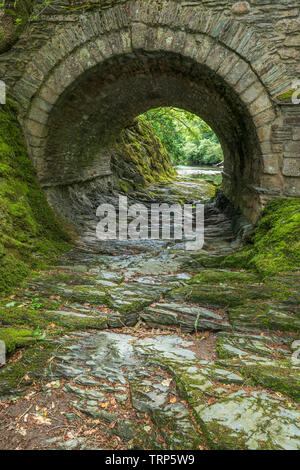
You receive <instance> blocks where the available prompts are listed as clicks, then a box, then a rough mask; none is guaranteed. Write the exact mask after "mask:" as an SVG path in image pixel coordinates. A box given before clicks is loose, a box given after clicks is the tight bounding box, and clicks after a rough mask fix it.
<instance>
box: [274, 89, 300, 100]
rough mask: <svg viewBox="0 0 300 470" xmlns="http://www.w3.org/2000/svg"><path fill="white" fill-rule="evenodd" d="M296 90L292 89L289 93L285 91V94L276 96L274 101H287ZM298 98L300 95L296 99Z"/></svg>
mask: <svg viewBox="0 0 300 470" xmlns="http://www.w3.org/2000/svg"><path fill="white" fill-rule="evenodd" d="M295 91H296V89H293V90H289V91H286V92H285V93H282V94H281V95H279V96H276V99H277V100H287V99H291V98H292V96H293V94H294V93H295ZM299 96H300V93H299V95H298V98H299Z"/></svg>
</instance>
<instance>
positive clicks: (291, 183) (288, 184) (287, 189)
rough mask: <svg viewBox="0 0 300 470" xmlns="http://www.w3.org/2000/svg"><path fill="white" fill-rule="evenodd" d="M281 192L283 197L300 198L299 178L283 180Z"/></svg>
mask: <svg viewBox="0 0 300 470" xmlns="http://www.w3.org/2000/svg"><path fill="white" fill-rule="evenodd" d="M283 192H284V195H285V196H290V197H300V178H284V182H283Z"/></svg>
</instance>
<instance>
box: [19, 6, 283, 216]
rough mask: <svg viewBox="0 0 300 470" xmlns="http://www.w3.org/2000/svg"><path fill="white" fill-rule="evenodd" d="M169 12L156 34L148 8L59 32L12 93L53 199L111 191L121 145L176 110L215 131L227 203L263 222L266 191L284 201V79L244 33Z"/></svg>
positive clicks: (227, 23) (233, 25)
mask: <svg viewBox="0 0 300 470" xmlns="http://www.w3.org/2000/svg"><path fill="white" fill-rule="evenodd" d="M134 5H135V7H134ZM168 5H169V9H168V10H167V11H165V14H164V10H163V9H162V10H161V11H160V13H159V18H160V21H158V22H156V21H155V14H157V12H156V11H155V9H151V11H149V9H147V8H146V7H145V3H144V2H128V3H126V4H125V5H124V6H116V7H115V8H113V9H112V10H110V12H108V13H107V14H106V13H103V14H102V15H101V16H100V15H99V13H98V12H93V13H90V14H87V15H85V16H84V17H80V19H79V21H77V22H76V23H75V25H74V24H72V27H70V28H66V26H65V25H64V27H63V28H62V27H61V28H58V29H57V31H56V34H55V36H54V37H52V38H51V39H50V40H49V41H48V42H47V43H46V44H45V45H44V46H43V47H42V48H41V49H40V50H39V51H38V52H37V54H36V55H35V56H34V58H33V60H32V61H31V62H29V64H28V65H27V67H26V70H25V73H24V74H23V77H22V78H21V79H20V80H19V81H18V83H17V84H16V85H15V87H14V92H15V94H16V96H17V97H18V98H19V101H20V102H21V104H22V114H21V116H20V119H21V122H22V125H23V128H24V132H25V136H26V139H27V142H28V147H29V152H30V156H31V158H32V160H33V162H34V165H35V167H36V169H37V173H38V177H39V179H40V181H41V184H42V185H43V186H44V187H45V188H48V189H47V190H49V188H53V187H57V186H60V185H72V184H74V183H77V182H84V181H88V180H91V179H93V180H95V179H97V178H101V180H102V179H103V176H105V175H107V176H109V174H110V166H109V162H110V151H109V148H110V142H111V140H112V139H113V138H114V137H115V136H116V135H117V133H118V132H119V131H120V130H121V129H122V128H123V127H124V126H126V125H128V124H129V123H130V122H131V120H132V119H133V118H134V117H135V116H136V115H138V114H140V113H141V112H144V111H146V110H147V109H149V108H150V107H153V106H160V105H176V106H177V107H181V108H185V109H188V110H190V111H191V112H193V113H195V114H198V115H199V116H200V117H202V118H203V119H204V120H206V121H207V122H208V124H210V126H211V127H212V128H213V129H214V131H215V132H216V134H217V135H218V137H219V139H220V141H221V144H222V146H223V149H224V154H225V172H224V183H223V189H224V192H225V194H226V195H227V197H228V198H229V199H230V200H231V201H232V202H233V203H234V205H235V206H236V207H237V208H239V209H240V210H241V211H242V212H243V214H244V215H245V216H246V217H248V218H249V219H250V220H251V221H255V220H257V217H258V215H259V213H260V210H261V207H262V205H263V204H264V200H265V196H264V194H263V191H261V187H262V186H264V185H266V184H268V185H269V186H271V188H272V191H273V193H272V194H275V195H280V194H281V193H282V184H283V183H282V180H283V177H282V176H281V175H280V174H278V171H279V164H280V163H279V160H280V158H281V156H280V152H278V151H277V153H276V152H274V149H273V146H272V126H274V124H280V122H281V121H280V117H277V107H276V104H275V103H274V101H273V99H272V94H273V95H274V94H275V93H278V90H279V89H282V87H284V86H285V85H283V84H282V73H283V72H282V71H281V73H279V72H278V71H277V69H276V70H274V65H273V63H272V60H271V56H270V54H269V52H268V48H263V47H262V45H261V43H260V42H259V39H258V38H257V37H256V34H255V33H254V31H252V30H251V29H250V28H247V27H246V26H245V25H241V24H239V23H238V22H235V21H233V20H232V19H227V20H225V19H224V18H222V17H221V16H220V18H219V20H218V21H216V18H215V17H214V20H215V21H214V22H213V21H212V17H211V18H210V19H208V18H206V17H205V18H204V17H203V16H201V15H200V16H197V21H196V18H195V16H192V15H190V14H189V15H182V14H181V15H180V16H176V14H175V13H176V11H177V10H176V8H177V7H176V5H175V4H173V2H171V3H168ZM170 5H172V8H171V6H170ZM255 53H256V55H255ZM266 83H267V85H266Z"/></svg>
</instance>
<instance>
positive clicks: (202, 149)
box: [142, 107, 224, 165]
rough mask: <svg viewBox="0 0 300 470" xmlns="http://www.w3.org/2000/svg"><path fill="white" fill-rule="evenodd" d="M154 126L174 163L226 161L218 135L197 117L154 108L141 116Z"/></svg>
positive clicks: (188, 113) (189, 163) (169, 108)
mask: <svg viewBox="0 0 300 470" xmlns="http://www.w3.org/2000/svg"><path fill="white" fill-rule="evenodd" d="M142 118H143V119H146V120H147V121H148V122H150V124H151V125H152V127H153V130H154V132H155V134H156V135H157V137H158V138H159V139H160V140H161V142H162V143H163V145H164V146H165V147H166V149H167V151H168V153H169V155H170V157H171V160H172V162H173V163H174V164H176V165H178V164H183V165H204V164H205V165H213V164H215V163H219V162H221V161H223V159H224V157H223V152H222V149H221V145H220V143H219V141H218V138H217V136H216V134H215V133H214V132H213V130H212V129H211V128H210V127H209V126H208V124H206V122H204V121H203V120H202V119H200V118H199V117H198V116H196V115H195V114H192V113H190V112H188V111H185V110H182V109H178V108H173V107H164V108H155V109H151V110H150V111H148V112H147V113H145V114H143V115H142Z"/></svg>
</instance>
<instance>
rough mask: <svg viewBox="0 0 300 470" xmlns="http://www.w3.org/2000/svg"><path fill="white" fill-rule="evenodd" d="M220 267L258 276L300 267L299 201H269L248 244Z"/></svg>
mask: <svg viewBox="0 0 300 470" xmlns="http://www.w3.org/2000/svg"><path fill="white" fill-rule="evenodd" d="M221 265H222V266H224V267H237V266H238V267H240V268H248V269H252V270H255V271H257V272H258V273H260V274H261V276H270V275H274V274H277V273H278V272H285V271H292V270H293V269H296V268H300V199H299V198H294V199H284V198H280V199H275V200H274V201H271V202H270V203H269V204H268V205H267V206H266V208H265V210H264V211H263V213H262V217H261V220H260V222H259V223H258V226H257V227H256V229H255V231H254V232H253V235H252V236H251V237H250V240H248V243H247V245H246V246H245V247H244V248H243V249H242V250H241V251H240V252H238V253H236V254H234V255H230V256H228V257H225V258H224V259H223V260H222V262H221Z"/></svg>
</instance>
